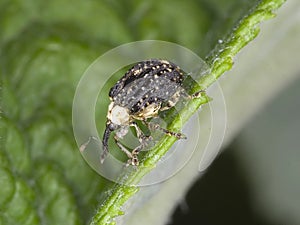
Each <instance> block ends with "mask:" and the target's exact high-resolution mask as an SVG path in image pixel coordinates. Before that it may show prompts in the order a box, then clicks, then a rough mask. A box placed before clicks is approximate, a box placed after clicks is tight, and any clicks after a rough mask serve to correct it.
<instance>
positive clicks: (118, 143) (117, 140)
mask: <svg viewBox="0 0 300 225" xmlns="http://www.w3.org/2000/svg"><path fill="white" fill-rule="evenodd" d="M114 140H115V142H116V144H117V145H118V147H119V148H120V149H121V151H122V152H124V153H125V154H126V155H127V157H128V158H130V159H131V158H132V154H131V152H130V151H129V150H128V149H127V148H126V147H125V146H124V145H122V144H121V142H120V141H119V138H118V136H117V135H115V136H114Z"/></svg>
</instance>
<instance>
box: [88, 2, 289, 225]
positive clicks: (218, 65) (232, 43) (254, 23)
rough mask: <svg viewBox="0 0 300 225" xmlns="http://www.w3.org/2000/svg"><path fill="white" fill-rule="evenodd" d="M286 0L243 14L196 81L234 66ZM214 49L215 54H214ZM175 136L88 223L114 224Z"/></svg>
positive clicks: (193, 104) (193, 106)
mask: <svg viewBox="0 0 300 225" xmlns="http://www.w3.org/2000/svg"><path fill="white" fill-rule="evenodd" d="M284 2H285V0H263V1H261V2H260V3H259V4H258V5H257V6H256V7H254V9H253V10H252V11H251V12H250V13H249V15H247V16H246V17H244V18H243V19H242V20H241V21H240V22H239V23H238V24H237V26H236V27H235V28H234V29H233V32H232V33H231V34H230V35H229V36H228V37H227V38H225V40H223V42H222V43H220V45H219V46H216V48H215V50H214V51H212V53H211V55H210V56H209V57H207V63H208V64H209V65H210V66H211V69H210V72H209V73H208V74H207V75H205V76H203V77H202V78H201V79H200V80H199V81H198V82H199V85H200V87H201V88H202V89H206V88H208V87H209V86H210V85H211V84H213V83H214V82H215V81H216V80H217V79H218V78H219V77H220V76H221V75H222V74H224V73H225V72H226V71H228V70H230V69H231V68H232V65H233V58H234V56H235V55H236V54H237V53H238V52H239V51H240V50H241V49H242V48H243V47H244V46H245V45H247V44H248V43H249V42H250V41H252V40H253V39H254V38H255V37H256V36H257V35H258V33H259V31H260V29H259V24H260V23H261V22H262V21H264V20H267V19H270V18H273V17H274V16H275V14H274V13H273V11H274V10H276V9H278V8H279V7H280V6H281V5H282V4H283V3H284ZM215 52H217V54H215ZM208 101H209V98H208V97H207V96H206V95H203V96H202V97H200V98H198V99H194V100H191V101H190V102H188V104H187V105H186V107H185V108H184V109H183V110H182V112H180V116H178V117H176V118H175V119H174V121H173V122H172V123H171V124H170V126H169V127H168V128H169V129H171V130H176V129H179V128H180V126H181V125H182V123H185V122H186V121H187V120H188V119H189V118H190V117H191V116H192V115H193V114H194V113H195V112H196V111H197V110H198V109H199V107H200V106H201V105H203V104H205V103H207V102H208ZM175 141H176V138H174V137H169V136H165V137H164V138H162V140H161V141H160V142H159V143H158V144H157V145H156V146H155V147H154V148H153V149H152V150H151V151H149V153H148V155H147V157H146V158H145V160H144V161H143V162H142V163H141V165H140V166H139V167H138V168H137V169H136V170H134V171H133V172H132V173H131V174H128V175H127V178H126V180H125V181H124V178H123V183H125V184H116V185H115V186H114V188H113V190H111V194H110V195H109V196H108V197H107V198H106V200H105V201H104V203H103V204H102V205H101V206H100V207H99V208H98V210H97V212H96V214H95V216H94V217H93V219H92V222H91V224H93V225H102V224H115V221H114V218H115V217H116V216H119V215H122V214H123V212H122V210H121V207H122V205H123V204H124V203H125V202H126V201H127V200H128V199H129V198H130V197H132V196H133V195H134V194H135V193H137V192H138V190H139V188H138V187H137V186H136V185H137V184H138V182H139V181H140V180H141V179H142V178H143V177H144V176H145V175H146V174H147V173H148V172H150V171H151V170H152V169H153V168H155V165H156V163H157V162H158V161H159V160H160V159H161V157H163V155H164V154H165V153H166V152H167V151H168V150H169V148H170V147H171V146H172V145H173V144H174V142H175Z"/></svg>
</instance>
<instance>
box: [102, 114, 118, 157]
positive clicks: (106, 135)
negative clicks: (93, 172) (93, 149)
mask: <svg viewBox="0 0 300 225" xmlns="http://www.w3.org/2000/svg"><path fill="white" fill-rule="evenodd" d="M117 128H118V126H116V125H114V124H113V123H111V121H110V120H108V121H107V123H106V128H105V131H104V134H103V140H102V145H103V153H102V155H101V159H100V161H101V163H103V162H104V159H105V158H106V156H107V154H108V140H109V136H110V133H111V132H112V131H114V130H116V129H117Z"/></svg>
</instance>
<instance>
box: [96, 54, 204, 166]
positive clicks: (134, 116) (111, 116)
mask: <svg viewBox="0 0 300 225" xmlns="http://www.w3.org/2000/svg"><path fill="white" fill-rule="evenodd" d="M185 75H186V73H185V72H184V71H183V70H182V69H181V68H179V66H177V65H175V64H174V63H172V62H170V61H167V60H161V59H150V60H145V61H142V62H139V63H137V64H135V65H134V66H133V67H132V68H131V69H129V70H128V71H127V72H126V73H125V75H124V76H123V77H122V78H121V79H120V80H118V81H117V83H116V84H115V85H114V86H113V87H112V88H111V89H110V91H109V98H110V100H111V103H110V104H109V106H108V112H107V121H106V128H105V131H104V134H103V139H102V144H103V153H102V155H101V163H103V161H104V159H105V158H106V156H107V154H108V152H109V149H108V140H109V137H110V134H111V133H112V132H113V131H116V132H115V135H114V140H115V143H116V144H117V146H118V147H119V148H120V149H121V150H122V151H123V152H124V153H125V154H126V155H127V156H128V158H129V159H128V162H127V165H133V166H138V165H139V160H138V154H139V152H140V151H141V150H142V149H144V148H145V146H146V145H147V144H148V142H149V141H150V140H152V137H151V135H148V136H147V135H145V134H144V133H143V131H142V130H141V128H140V127H139V126H138V124H137V122H136V121H137V120H139V121H141V122H142V123H143V124H144V125H145V126H146V127H148V128H149V130H160V131H162V132H163V133H165V134H166V135H170V136H175V137H176V138H178V139H185V138H186V137H185V135H183V134H182V133H178V132H173V131H170V130H167V129H164V128H162V127H161V126H160V125H159V124H155V123H152V122H149V121H148V120H149V119H150V118H153V117H157V116H158V113H159V112H161V111H164V110H168V109H170V108H172V107H174V106H175V105H176V103H177V102H178V101H179V99H180V97H183V98H189V99H192V98H197V97H199V96H201V93H202V92H204V91H203V90H201V91H199V92H196V93H194V94H192V95H189V94H188V93H187V92H186V90H185V89H184V88H183V81H184V77H185ZM129 127H134V129H135V130H136V135H137V138H138V140H139V145H138V146H137V147H136V148H134V149H133V150H132V151H130V150H128V149H127V148H126V147H125V146H124V145H123V144H122V143H121V142H120V139H122V138H123V137H124V136H125V135H126V134H127V133H128V130H129Z"/></svg>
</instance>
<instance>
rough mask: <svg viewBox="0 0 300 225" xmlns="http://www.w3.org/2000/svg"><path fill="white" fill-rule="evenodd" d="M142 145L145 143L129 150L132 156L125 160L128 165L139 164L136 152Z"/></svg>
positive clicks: (137, 152)
mask: <svg viewBox="0 0 300 225" xmlns="http://www.w3.org/2000/svg"><path fill="white" fill-rule="evenodd" d="M144 147H145V145H143V144H141V145H139V146H137V147H136V148H135V149H133V150H132V152H131V155H132V157H131V158H130V159H129V160H128V161H127V164H128V165H130V164H131V165H133V166H138V165H139V159H138V154H139V153H140V151H141V150H142V149H143V148H144Z"/></svg>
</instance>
